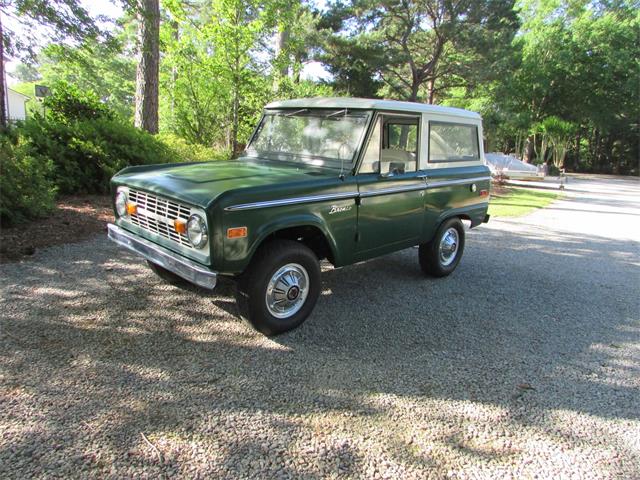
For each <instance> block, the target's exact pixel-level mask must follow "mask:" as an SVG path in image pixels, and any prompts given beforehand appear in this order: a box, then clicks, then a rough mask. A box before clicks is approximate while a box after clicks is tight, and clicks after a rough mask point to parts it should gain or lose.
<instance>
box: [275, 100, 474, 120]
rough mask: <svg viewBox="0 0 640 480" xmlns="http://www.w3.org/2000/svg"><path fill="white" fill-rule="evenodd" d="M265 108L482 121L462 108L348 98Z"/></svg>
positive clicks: (278, 103) (281, 103)
mask: <svg viewBox="0 0 640 480" xmlns="http://www.w3.org/2000/svg"><path fill="white" fill-rule="evenodd" d="M265 108H267V109H277V108H347V109H349V108H353V109H366V110H374V109H375V110H391V111H399V112H412V113H432V114H436V115H451V116H455V117H463V118H472V119H475V120H479V119H480V115H479V114H477V113H476V112H470V111H469V110H463V109H462V108H453V107H441V106H438V105H427V104H426V103H417V102H399V101H396V100H376V99H373V98H348V97H316V98H296V99H294V100H280V101H276V102H271V103H270V104H268V105H267V106H266V107H265Z"/></svg>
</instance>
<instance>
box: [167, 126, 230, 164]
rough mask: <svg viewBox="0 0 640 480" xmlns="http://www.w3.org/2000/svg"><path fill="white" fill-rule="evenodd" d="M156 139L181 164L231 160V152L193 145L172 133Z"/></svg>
mask: <svg viewBox="0 0 640 480" xmlns="http://www.w3.org/2000/svg"><path fill="white" fill-rule="evenodd" d="M156 138H157V139H158V140H160V141H161V142H162V143H163V144H164V145H166V146H167V148H168V149H169V150H171V151H172V153H173V156H174V158H176V159H177V161H179V162H208V161H210V160H228V159H229V158H230V152H229V151H227V150H216V149H215V148H212V147H206V146H204V145H199V144H192V143H189V142H187V141H186V140H185V139H184V138H182V137H179V136H177V135H174V134H172V133H161V134H159V135H157V136H156Z"/></svg>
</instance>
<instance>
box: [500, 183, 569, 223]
mask: <svg viewBox="0 0 640 480" xmlns="http://www.w3.org/2000/svg"><path fill="white" fill-rule="evenodd" d="M559 196H560V194H559V193H556V192H548V191H547V192H545V191H540V190H531V189H524V188H510V189H504V188H501V189H500V193H497V194H496V193H492V194H491V201H490V202H489V215H491V216H492V217H521V216H523V215H527V214H529V213H531V212H533V211H534V210H537V209H539V208H544V207H546V206H547V205H549V204H550V203H551V202H553V201H554V200H556V199H557V198H558V197H559Z"/></svg>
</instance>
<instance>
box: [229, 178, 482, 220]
mask: <svg viewBox="0 0 640 480" xmlns="http://www.w3.org/2000/svg"><path fill="white" fill-rule="evenodd" d="M490 179H491V177H474V178H463V179H460V180H444V181H441V182H433V183H429V182H428V181H427V183H422V182H421V183H418V184H412V185H401V186H399V187H391V188H381V189H379V190H371V191H367V192H355V191H354V192H344V193H327V194H323V195H309V196H306V197H293V198H283V199H279V200H267V201H265V202H253V203H241V204H238V205H230V206H228V207H225V210H226V211H229V212H233V211H237V210H253V209H256V208H270V207H281V206H284V205H300V204H302V203H313V202H325V201H331V200H344V199H347V198H358V197H361V198H366V197H375V196H378V195H387V194H390V193H402V192H414V191H416V190H424V189H425V188H439V187H448V186H451V185H466V184H470V183H474V182H482V181H485V180H490Z"/></svg>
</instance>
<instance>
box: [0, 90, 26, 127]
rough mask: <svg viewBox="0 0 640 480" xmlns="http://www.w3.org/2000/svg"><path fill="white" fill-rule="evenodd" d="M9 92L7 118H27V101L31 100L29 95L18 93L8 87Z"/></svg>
mask: <svg viewBox="0 0 640 480" xmlns="http://www.w3.org/2000/svg"><path fill="white" fill-rule="evenodd" d="M6 92H7V113H8V115H7V118H8V119H9V120H26V118H27V102H28V101H29V100H31V98H30V97H28V96H27V95H23V94H22V93H18V92H16V91H15V90H11V89H10V88H8V89H7V90H6Z"/></svg>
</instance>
